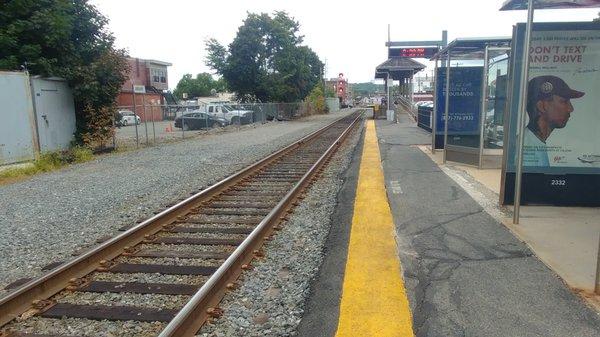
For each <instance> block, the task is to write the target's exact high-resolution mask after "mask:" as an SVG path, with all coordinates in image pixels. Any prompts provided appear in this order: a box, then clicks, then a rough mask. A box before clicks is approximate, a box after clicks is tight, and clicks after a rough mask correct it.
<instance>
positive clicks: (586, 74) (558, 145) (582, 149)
mask: <svg viewBox="0 0 600 337" xmlns="http://www.w3.org/2000/svg"><path fill="white" fill-rule="evenodd" d="M555 25H560V24H555ZM596 27H597V28H600V25H596ZM517 57H520V58H521V61H522V58H523V53H522V48H521V53H520V54H519V55H517ZM529 62H530V68H529V75H528V88H527V90H528V94H527V109H526V111H525V118H526V120H527V121H526V125H527V126H526V128H525V130H524V148H523V153H524V155H523V166H524V170H525V171H526V172H549V169H550V168H557V169H556V170H554V171H555V172H571V171H573V170H572V169H575V170H576V171H577V170H578V169H579V170H581V169H583V170H584V171H585V170H587V171H589V172H596V173H600V137H598V135H600V110H599V109H598V107H599V106H600V96H599V95H597V94H596V93H595V91H596V90H598V88H600V67H599V66H598V65H600V30H593V29H589V30H588V29H575V30H563V29H554V30H552V29H550V30H534V31H533V32H532V40H531V47H530V50H529ZM517 98H518V92H517V93H516V96H515V99H513V111H516V110H514V102H515V101H516V100H517ZM516 118H517V114H516V113H515V114H511V119H513V120H512V121H511V122H512V124H515V125H516V120H515V119H516ZM514 130H515V129H514V128H512V127H511V134H514ZM510 149H511V151H510V153H509V157H508V159H509V167H510V169H513V168H514V162H515V157H516V151H515V147H514V146H513V147H511V148H510Z"/></svg>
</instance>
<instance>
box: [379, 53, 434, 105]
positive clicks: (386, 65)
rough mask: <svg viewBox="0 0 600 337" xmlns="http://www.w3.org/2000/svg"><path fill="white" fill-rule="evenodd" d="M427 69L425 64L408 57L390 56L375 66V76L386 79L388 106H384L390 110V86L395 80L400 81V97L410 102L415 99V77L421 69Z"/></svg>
mask: <svg viewBox="0 0 600 337" xmlns="http://www.w3.org/2000/svg"><path fill="white" fill-rule="evenodd" d="M423 69H425V65H423V64H421V63H419V62H417V61H415V60H413V59H412V58H408V57H390V58H388V59H387V60H386V61H385V62H383V63H382V64H380V65H378V66H377V68H375V78H376V79H383V80H384V81H385V92H386V99H387V106H386V107H382V108H384V109H387V110H390V106H391V105H390V104H391V97H390V88H391V86H392V85H393V81H398V82H399V83H400V88H399V91H400V99H404V100H405V101H407V102H410V104H411V105H412V101H413V77H414V75H415V74H416V73H418V72H419V71H421V70H423Z"/></svg>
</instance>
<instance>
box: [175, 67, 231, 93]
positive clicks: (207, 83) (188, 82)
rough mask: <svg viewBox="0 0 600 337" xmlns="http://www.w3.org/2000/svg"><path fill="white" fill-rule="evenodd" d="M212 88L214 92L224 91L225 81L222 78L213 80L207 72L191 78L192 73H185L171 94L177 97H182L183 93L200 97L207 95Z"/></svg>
mask: <svg viewBox="0 0 600 337" xmlns="http://www.w3.org/2000/svg"><path fill="white" fill-rule="evenodd" d="M213 89H214V90H215V91H216V92H223V91H225V89H226V86H225V81H224V80H223V79H219V80H216V81H215V80H214V79H213V77H212V76H211V75H210V74H209V73H202V74H198V75H196V78H192V74H185V75H183V77H182V78H181V80H179V83H177V87H176V88H175V90H174V91H173V94H174V95H175V96H177V97H178V98H179V99H183V94H184V93H186V94H187V96H188V97H202V96H209V95H210V94H211V91H212V90H213Z"/></svg>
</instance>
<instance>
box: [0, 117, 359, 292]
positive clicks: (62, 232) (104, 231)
mask: <svg viewBox="0 0 600 337" xmlns="http://www.w3.org/2000/svg"><path fill="white" fill-rule="evenodd" d="M347 113H348V111H346V112H340V113H333V114H329V115H323V116H312V117H309V118H305V119H302V120H298V121H293V122H274V123H267V124H264V125H257V126H255V127H248V128H246V129H243V130H240V131H238V132H225V133H219V134H213V135H203V136H199V137H196V138H193V139H187V140H185V141H181V142H175V143H169V144H163V145H159V146H156V147H150V148H145V149H142V150H139V151H134V152H126V153H120V154H112V155H106V156H102V157H100V158H98V159H96V160H94V161H92V162H88V163H84V164H78V165H73V166H70V167H68V168H65V169H63V170H60V171H56V172H51V173H47V174H41V175H38V176H35V177H33V178H31V179H29V180H26V181H22V182H19V183H14V184H9V185H3V186H0V288H3V287H4V286H5V285H7V284H8V283H11V282H13V281H15V280H16V279H19V278H22V277H32V276H36V275H39V274H40V273H41V270H40V268H41V267H43V266H45V265H46V264H48V263H51V262H55V261H61V260H66V259H68V258H70V257H71V253H72V252H73V251H75V250H77V249H80V248H82V247H84V246H91V245H94V244H95V240H97V239H99V238H102V237H104V236H106V235H111V234H114V233H115V232H116V230H117V229H118V228H119V227H121V226H123V225H126V224H131V223H133V222H134V221H135V220H137V219H140V218H147V217H149V216H151V215H152V212H153V211H157V210H162V209H163V208H164V206H165V205H167V204H169V203H170V202H173V201H175V200H178V199H181V198H183V197H186V196H188V195H189V194H190V193H191V192H194V191H197V190H198V189H199V188H202V187H204V186H208V185H210V184H212V183H214V182H216V181H218V180H219V179H222V178H224V177H226V176H227V175H229V174H231V173H233V172H235V171H237V170H239V169H241V168H243V167H245V166H247V165H249V164H251V163H252V162H254V161H256V160H258V159H260V158H262V157H264V156H266V155H268V154H269V153H272V152H274V151H275V150H277V149H279V148H281V147H283V146H285V145H287V144H289V143H291V142H293V141H294V140H297V139H299V138H301V137H302V136H304V135H306V134H308V133H309V132H311V131H314V130H316V129H318V128H319V127H322V126H323V125H325V124H327V123H329V122H331V121H333V120H334V119H336V118H339V117H341V116H342V115H344V114H347ZM3 293H4V291H2V290H0V295H2V294H3Z"/></svg>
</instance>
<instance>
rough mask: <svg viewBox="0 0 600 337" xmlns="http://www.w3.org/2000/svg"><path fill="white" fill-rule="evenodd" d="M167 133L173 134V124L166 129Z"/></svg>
mask: <svg viewBox="0 0 600 337" xmlns="http://www.w3.org/2000/svg"><path fill="white" fill-rule="evenodd" d="M165 132H173V127H172V126H171V124H170V123H169V125H167V127H166V128H165Z"/></svg>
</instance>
